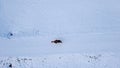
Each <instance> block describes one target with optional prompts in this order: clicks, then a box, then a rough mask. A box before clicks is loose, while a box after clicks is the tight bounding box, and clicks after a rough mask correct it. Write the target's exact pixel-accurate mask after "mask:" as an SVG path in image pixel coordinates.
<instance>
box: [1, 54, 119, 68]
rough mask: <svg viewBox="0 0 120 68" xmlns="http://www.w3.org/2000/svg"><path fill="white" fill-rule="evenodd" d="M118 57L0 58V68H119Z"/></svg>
mask: <svg viewBox="0 0 120 68" xmlns="http://www.w3.org/2000/svg"><path fill="white" fill-rule="evenodd" d="M118 57H119V56H118V55H117V54H111V53H106V54H104V53H102V54H57V55H48V56H41V57H0V68H120V59H119V58H118ZM10 64H11V65H12V67H9V66H10Z"/></svg>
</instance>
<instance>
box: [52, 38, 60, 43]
mask: <svg viewBox="0 0 120 68" xmlns="http://www.w3.org/2000/svg"><path fill="white" fill-rule="evenodd" d="M51 43H55V44H58V43H62V41H61V40H57V39H56V40H54V41H51Z"/></svg>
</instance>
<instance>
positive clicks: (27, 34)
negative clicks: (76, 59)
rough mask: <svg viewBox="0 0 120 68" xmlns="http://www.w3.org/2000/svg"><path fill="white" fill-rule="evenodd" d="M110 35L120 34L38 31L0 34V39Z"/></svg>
mask: <svg viewBox="0 0 120 68" xmlns="http://www.w3.org/2000/svg"><path fill="white" fill-rule="evenodd" d="M107 34H108V35H110V34H114V35H116V34H120V32H43V31H39V30H34V31H33V32H31V31H26V32H24V31H18V32H8V33H7V32H6V33H0V38H8V39H12V38H20V37H35V36H41V37H50V36H51V37H55V38H62V37H64V36H75V35H107Z"/></svg>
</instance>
